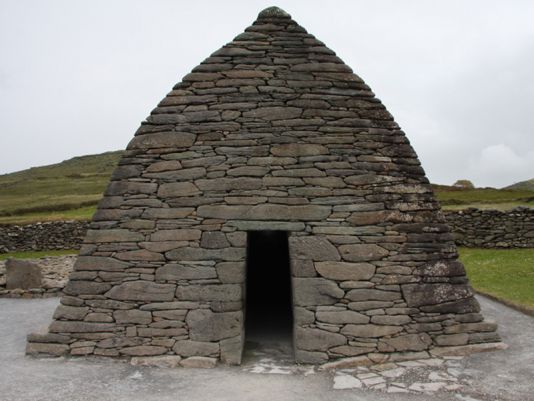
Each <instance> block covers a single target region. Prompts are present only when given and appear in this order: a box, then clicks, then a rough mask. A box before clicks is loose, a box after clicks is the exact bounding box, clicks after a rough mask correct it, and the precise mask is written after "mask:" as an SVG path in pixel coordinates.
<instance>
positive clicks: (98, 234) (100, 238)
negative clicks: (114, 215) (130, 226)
mask: <svg viewBox="0 0 534 401" xmlns="http://www.w3.org/2000/svg"><path fill="white" fill-rule="evenodd" d="M144 239H145V236H144V235H143V234H141V233H138V232H135V231H130V230H127V229H124V228H114V229H102V230H87V233H86V234H85V240H84V242H85V243H90V244H97V243H101V242H139V241H143V240H144Z"/></svg>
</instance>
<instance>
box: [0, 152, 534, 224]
mask: <svg viewBox="0 0 534 401" xmlns="http://www.w3.org/2000/svg"><path fill="white" fill-rule="evenodd" d="M122 153H123V151H115V152H106V153H102V154H98V155H88V156H80V157H74V158H72V159H69V160H65V161H63V162H61V163H57V164H51V165H49V166H42V167H32V168H30V169H27V170H23V171H18V172H15V173H11V174H4V175H0V223H28V222H35V221H50V220H66V219H83V220H85V219H90V218H91V216H92V215H93V213H94V211H95V208H96V204H97V203H98V201H99V199H100V198H101V197H102V193H103V191H104V189H105V188H106V185H107V183H108V181H109V177H110V176H111V173H112V172H113V169H114V168H115V166H116V165H117V163H118V161H119V159H120V157H121V155H122ZM533 181H534V180H531V181H529V182H530V183H531V184H534V182H533ZM520 184H523V183H518V184H514V185H513V186H511V187H508V188H504V189H495V188H473V189H470V188H461V187H458V186H456V187H455V186H447V185H432V187H433V188H434V192H435V193H436V196H437V198H438V200H439V201H440V203H441V205H442V206H443V208H445V209H465V208H468V207H477V208H495V209H510V208H513V207H515V206H520V205H522V206H531V207H534V191H532V190H528V189H525V188H523V187H521V188H513V189H511V188H512V187H515V186H518V185H520Z"/></svg>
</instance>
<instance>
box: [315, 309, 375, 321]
mask: <svg viewBox="0 0 534 401" xmlns="http://www.w3.org/2000/svg"><path fill="white" fill-rule="evenodd" d="M315 316H316V317H317V320H318V321H320V322H325V323H330V324H348V323H352V324H365V323H369V319H370V318H369V316H366V315H364V314H362V313H358V312H354V311H349V310H347V311H324V312H316V314H315Z"/></svg>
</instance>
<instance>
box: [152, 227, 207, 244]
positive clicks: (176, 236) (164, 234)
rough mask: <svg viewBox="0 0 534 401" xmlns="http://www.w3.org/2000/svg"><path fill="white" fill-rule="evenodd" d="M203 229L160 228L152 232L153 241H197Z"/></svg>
mask: <svg viewBox="0 0 534 401" xmlns="http://www.w3.org/2000/svg"><path fill="white" fill-rule="evenodd" d="M201 234H202V231H200V230H197V229H177V230H158V231H156V232H154V233H152V234H150V240H151V241H197V240H199V239H200V236H201Z"/></svg>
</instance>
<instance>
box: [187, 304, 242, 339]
mask: <svg viewBox="0 0 534 401" xmlns="http://www.w3.org/2000/svg"><path fill="white" fill-rule="evenodd" d="M242 321H243V313H242V312H223V313H214V312H212V311H210V310H209V309H198V310H193V311H191V312H189V313H188V314H187V318H186V323H187V325H188V327H189V337H190V338H191V339H192V340H195V341H219V340H222V339H225V338H230V337H235V336H238V335H239V334H241V327H242Z"/></svg>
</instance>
